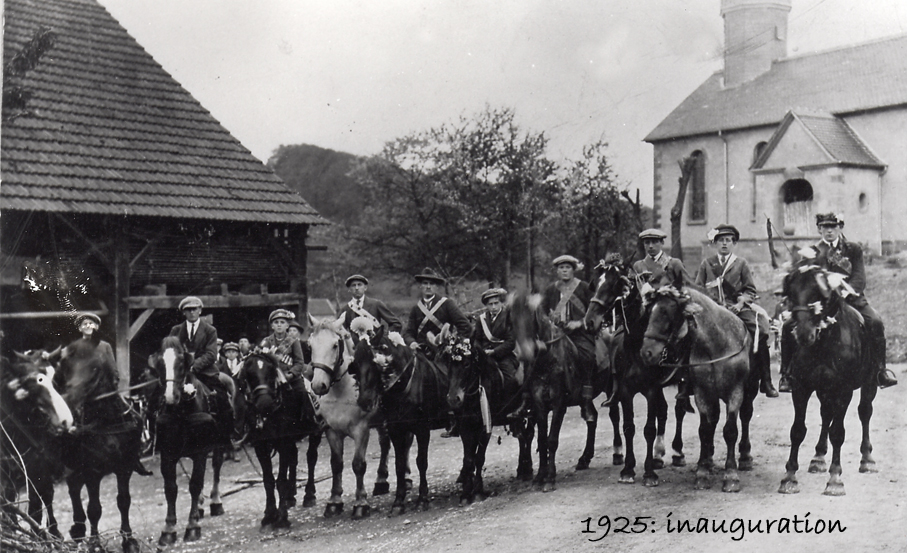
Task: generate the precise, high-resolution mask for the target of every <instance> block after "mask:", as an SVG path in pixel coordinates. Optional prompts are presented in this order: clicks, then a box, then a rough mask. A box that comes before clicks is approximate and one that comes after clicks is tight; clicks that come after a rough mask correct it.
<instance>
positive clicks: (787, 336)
mask: <svg viewBox="0 0 907 553" xmlns="http://www.w3.org/2000/svg"><path fill="white" fill-rule="evenodd" d="M816 226H817V227H818V228H819V234H820V235H821V236H822V240H820V241H819V242H818V243H816V245H815V246H813V248H814V249H815V250H817V252H818V256H817V257H816V259H815V262H816V264H817V265H819V266H820V267H822V268H824V269H826V270H828V271H831V272H833V273H839V274H842V275H844V276H845V281H846V283H847V284H848V285H849V288H850V290H853V292H850V290H848V291H847V292H846V293H845V294H846V295H845V298H844V301H846V302H847V303H848V304H850V305H851V306H852V307H853V308H854V309H856V310H857V311H859V312H860V314H861V315H863V319H864V320H865V321H866V326H867V329H868V331H869V335H870V349H871V354H872V358H873V360H874V363H875V365H876V370H877V377H878V384H879V388H887V387H889V386H894V385H896V384H897V383H898V381H897V378H895V376H894V373H892V372H891V371H890V370H888V368H887V367H886V365H885V362H886V359H885V356H886V342H885V324H884V323H883V322H882V319H881V318H880V317H879V314H878V313H876V311H875V309H873V308H872V307H870V306H869V302H868V301H867V300H866V296H864V295H863V290H864V289H865V288H866V271H865V269H864V267H863V250H862V249H861V248H860V245H859V244H856V243H854V242H848V241H847V240H846V239H845V238H844V236H843V234H842V233H841V229H842V228H844V219H843V217H841V216H839V215H835V214H834V213H820V214H819V215H816ZM793 321H794V320H793V319H790V320H788V321H787V322H786V323H785V324H784V326H783V327H782V328H781V381H780V383H779V386H778V387H779V388H780V390H781V391H782V392H790V391H791V381H792V380H793V377H794V376H795V375H792V374H790V365H791V359H792V358H793V352H794V348H795V347H796V342H795V340H794V335H793Z"/></svg>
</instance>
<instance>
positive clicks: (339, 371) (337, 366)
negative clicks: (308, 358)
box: [312, 333, 349, 384]
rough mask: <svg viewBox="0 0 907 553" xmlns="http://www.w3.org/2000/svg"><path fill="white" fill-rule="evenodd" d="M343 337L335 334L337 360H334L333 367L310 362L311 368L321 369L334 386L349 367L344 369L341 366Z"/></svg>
mask: <svg viewBox="0 0 907 553" xmlns="http://www.w3.org/2000/svg"><path fill="white" fill-rule="evenodd" d="M344 342H345V340H344V337H343V336H342V335H341V334H339V333H338V334H337V359H335V360H334V366H330V365H327V364H325V363H319V362H316V361H313V362H312V368H314V369H321V370H323V371H324V372H326V373H328V376H329V377H330V383H331V384H335V383H337V382H340V380H341V379H342V378H343V377H344V375H346V373H347V371H348V370H349V365H347V366H346V367H344V366H343V352H344Z"/></svg>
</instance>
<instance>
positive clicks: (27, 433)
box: [0, 350, 73, 539]
mask: <svg viewBox="0 0 907 553" xmlns="http://www.w3.org/2000/svg"><path fill="white" fill-rule="evenodd" d="M48 357H49V356H48V355H47V353H46V352H44V351H42V350H37V351H27V352H25V353H19V352H16V359H15V361H8V360H7V359H6V358H0V429H2V432H0V451H2V452H3V454H2V455H0V492H2V497H0V500H2V508H3V510H4V511H7V512H8V514H10V515H11V516H13V517H14V519H15V516H16V510H15V509H14V507H13V504H14V503H15V501H16V498H17V496H18V494H19V490H21V489H22V488H26V487H27V489H28V516H29V517H30V518H31V519H32V520H34V521H35V522H37V523H38V524H41V522H42V521H43V519H44V517H43V511H44V510H46V511H47V526H46V528H47V530H46V532H47V533H48V534H50V535H51V536H54V537H56V538H58V539H62V537H63V536H62V535H61V534H60V531H59V529H58V528H57V520H56V518H55V517H54V511H53V500H54V481H55V480H56V479H57V478H59V477H60V476H61V475H62V474H63V470H64V467H63V459H62V455H61V451H60V438H59V436H60V434H61V433H63V432H66V431H69V430H70V429H71V428H72V427H73V416H72V412H71V411H70V409H69V406H68V405H66V402H65V401H64V400H63V398H62V397H61V396H60V394H59V393H58V392H57V390H56V389H55V388H54V386H53V383H52V382H53V377H54V372H55V369H54V367H53V366H52V365H51V364H50V362H49V361H48V360H47V358H48Z"/></svg>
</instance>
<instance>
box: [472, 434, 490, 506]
mask: <svg viewBox="0 0 907 553" xmlns="http://www.w3.org/2000/svg"><path fill="white" fill-rule="evenodd" d="M489 440H491V434H486V433H485V432H484V431H483V432H482V433H481V434H479V435H478V442H477V443H476V464H475V485H474V487H473V490H474V496H475V497H476V498H477V499H478V500H479V501H484V500H485V499H486V498H487V497H488V494H487V493H485V481H484V479H483V478H482V470H484V468H485V452H486V451H487V450H488V442H489Z"/></svg>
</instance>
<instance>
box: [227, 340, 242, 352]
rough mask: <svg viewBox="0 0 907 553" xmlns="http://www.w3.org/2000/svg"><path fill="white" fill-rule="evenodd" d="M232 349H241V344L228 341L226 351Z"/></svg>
mask: <svg viewBox="0 0 907 553" xmlns="http://www.w3.org/2000/svg"><path fill="white" fill-rule="evenodd" d="M231 349H232V350H233V351H239V344H237V343H236V342H227V343H226V344H224V353H226V352H228V351H229V350H231Z"/></svg>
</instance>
